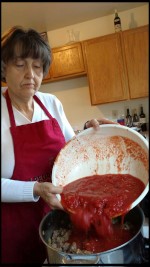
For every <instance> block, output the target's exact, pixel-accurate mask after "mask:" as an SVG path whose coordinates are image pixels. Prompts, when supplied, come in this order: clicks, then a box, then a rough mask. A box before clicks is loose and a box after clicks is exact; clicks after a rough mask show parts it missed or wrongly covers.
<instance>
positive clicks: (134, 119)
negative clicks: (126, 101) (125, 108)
mask: <svg viewBox="0 0 150 267" xmlns="http://www.w3.org/2000/svg"><path fill="white" fill-rule="evenodd" d="M132 122H133V126H134V127H137V126H138V122H139V117H138V115H137V110H136V109H134V114H133V121H132Z"/></svg>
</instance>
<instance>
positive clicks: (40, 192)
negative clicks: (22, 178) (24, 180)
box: [33, 182, 63, 210]
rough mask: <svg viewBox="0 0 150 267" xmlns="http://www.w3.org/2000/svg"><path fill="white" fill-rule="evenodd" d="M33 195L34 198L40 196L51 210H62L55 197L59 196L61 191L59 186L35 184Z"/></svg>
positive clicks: (46, 183)
mask: <svg viewBox="0 0 150 267" xmlns="http://www.w3.org/2000/svg"><path fill="white" fill-rule="evenodd" d="M33 191H34V192H33V193H34V195H36V196H40V197H41V198H42V199H43V200H44V201H45V202H46V203H47V204H48V205H49V206H50V207H51V208H52V209H62V210H63V206H62V205H61V203H60V201H59V200H58V198H57V197H56V194H61V193H62V191H63V189H62V187H61V186H55V185H53V184H52V183H49V182H44V183H38V182H37V183H35V185H34V188H33Z"/></svg>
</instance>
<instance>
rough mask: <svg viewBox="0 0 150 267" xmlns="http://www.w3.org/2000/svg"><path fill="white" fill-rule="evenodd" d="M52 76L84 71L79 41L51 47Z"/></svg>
mask: <svg viewBox="0 0 150 267" xmlns="http://www.w3.org/2000/svg"><path fill="white" fill-rule="evenodd" d="M52 53H53V60H52V65H51V75H52V78H58V77H63V76H70V75H75V74H77V75H78V74H81V73H85V66H84V60H83V54H82V47H81V43H75V44H73V45H69V46H64V47H61V48H53V49H52Z"/></svg>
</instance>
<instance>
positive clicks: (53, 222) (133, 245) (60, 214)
mask: <svg viewBox="0 0 150 267" xmlns="http://www.w3.org/2000/svg"><path fill="white" fill-rule="evenodd" d="M125 221H128V222H131V223H132V225H135V226H136V229H137V231H136V234H135V235H134V237H133V238H132V239H130V240H129V241H128V242H126V243H124V244H122V245H121V246H119V247H116V248H113V249H111V250H107V251H104V252H100V253H95V254H88V255H81V254H69V253H65V252H59V251H58V250H56V249H54V248H52V247H51V246H50V245H49V244H48V239H49V238H50V237H51V235H52V233H53V231H54V230H55V229H59V228H60V227H67V225H68V224H69V222H70V220H69V216H68V214H67V213H65V212H64V211H61V210H53V211H52V212H50V213H48V214H47V215H46V216H45V217H44V218H43V220H42V221H41V223H40V226H39V235H40V238H41V240H42V241H43V243H44V244H45V246H46V250H47V256H48V262H49V264H96V263H100V264H129V263H140V259H139V250H141V247H140V246H141V244H142V242H143V241H142V238H143V237H142V234H141V228H142V225H143V222H144V213H143V211H142V209H141V208H140V207H138V206H136V207H135V208H133V209H132V210H130V212H129V213H128V214H127V215H126V216H125Z"/></svg>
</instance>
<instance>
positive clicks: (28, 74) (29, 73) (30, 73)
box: [25, 66, 34, 78]
mask: <svg viewBox="0 0 150 267" xmlns="http://www.w3.org/2000/svg"><path fill="white" fill-rule="evenodd" d="M25 75H26V77H28V78H34V70H33V68H32V66H26V73H25Z"/></svg>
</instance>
